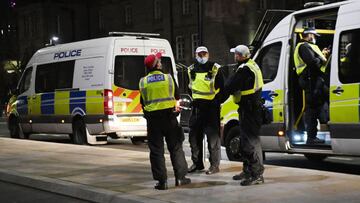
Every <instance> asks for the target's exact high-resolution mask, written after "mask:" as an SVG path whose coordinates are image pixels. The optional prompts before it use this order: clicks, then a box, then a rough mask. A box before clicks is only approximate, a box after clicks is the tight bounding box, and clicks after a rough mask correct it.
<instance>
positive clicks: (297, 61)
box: [294, 42, 326, 75]
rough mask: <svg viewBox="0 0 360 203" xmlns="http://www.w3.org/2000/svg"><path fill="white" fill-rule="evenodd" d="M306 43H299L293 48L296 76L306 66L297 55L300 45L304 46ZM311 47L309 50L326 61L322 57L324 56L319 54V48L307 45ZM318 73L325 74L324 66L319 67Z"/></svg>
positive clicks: (324, 59)
mask: <svg viewBox="0 0 360 203" xmlns="http://www.w3.org/2000/svg"><path fill="white" fill-rule="evenodd" d="M305 43H308V42H300V43H298V44H297V45H296V48H295V52H294V63H295V67H296V74H298V75H300V74H301V73H302V72H303V71H304V70H305V68H306V66H307V64H306V63H305V62H304V61H303V60H302V58H301V57H300V54H299V48H300V46H301V45H302V44H305ZM308 44H309V45H310V47H311V49H312V50H313V51H314V52H315V53H316V54H317V55H319V57H320V58H321V59H322V60H323V61H326V58H325V56H324V54H323V53H322V52H321V50H320V49H319V47H318V46H317V45H315V44H311V43H308ZM320 71H321V72H323V73H325V71H326V65H323V66H321V67H320Z"/></svg>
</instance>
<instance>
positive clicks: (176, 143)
mask: <svg viewBox="0 0 360 203" xmlns="http://www.w3.org/2000/svg"><path fill="white" fill-rule="evenodd" d="M145 65H146V67H147V68H148V70H149V73H148V75H147V76H145V77H143V78H141V79H140V83H139V89H140V94H141V99H140V102H141V104H142V108H143V111H144V116H145V118H146V120H147V133H148V146H149V149H150V163H151V170H152V174H153V178H154V180H157V181H158V183H157V184H156V185H155V189H158V190H166V189H168V185H167V173H166V166H165V158H164V137H165V140H166V143H167V147H168V150H169V152H170V158H171V162H172V165H173V168H174V173H175V185H176V186H178V185H185V184H189V183H190V182H191V180H190V179H189V178H186V177H185V175H186V174H187V163H186V160H185V155H184V151H183V149H182V142H183V141H184V134H183V131H182V128H181V127H180V126H179V124H178V121H177V119H176V116H177V114H176V113H174V110H175V106H176V100H177V99H179V93H178V87H177V85H176V83H175V81H174V80H173V78H172V77H171V75H170V74H164V73H163V72H162V67H161V54H160V53H158V54H156V55H153V54H151V55H148V56H147V57H146V58H145Z"/></svg>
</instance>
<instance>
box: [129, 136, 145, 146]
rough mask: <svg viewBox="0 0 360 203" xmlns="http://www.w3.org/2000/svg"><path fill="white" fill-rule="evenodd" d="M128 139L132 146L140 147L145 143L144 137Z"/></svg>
mask: <svg viewBox="0 0 360 203" xmlns="http://www.w3.org/2000/svg"><path fill="white" fill-rule="evenodd" d="M130 139H131V142H132V143H133V144H134V145H141V144H143V143H145V140H146V137H132V138H130Z"/></svg>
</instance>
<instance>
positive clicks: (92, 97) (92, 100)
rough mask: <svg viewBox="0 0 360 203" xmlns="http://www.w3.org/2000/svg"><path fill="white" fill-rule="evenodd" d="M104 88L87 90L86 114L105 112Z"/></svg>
mask: <svg viewBox="0 0 360 203" xmlns="http://www.w3.org/2000/svg"><path fill="white" fill-rule="evenodd" d="M102 93H103V91H102V90H88V91H86V114H104V97H103V95H102Z"/></svg>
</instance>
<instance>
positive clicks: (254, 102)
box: [225, 45, 264, 186]
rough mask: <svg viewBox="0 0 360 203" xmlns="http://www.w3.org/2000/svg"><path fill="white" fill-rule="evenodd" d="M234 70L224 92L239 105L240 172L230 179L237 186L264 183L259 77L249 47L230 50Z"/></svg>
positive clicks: (260, 79) (260, 78) (261, 83)
mask: <svg viewBox="0 0 360 203" xmlns="http://www.w3.org/2000/svg"><path fill="white" fill-rule="evenodd" d="M230 52H233V53H234V57H235V61H236V62H237V63H238V68H237V70H236V72H235V74H234V75H233V76H232V77H231V78H230V79H229V80H228V81H227V83H226V85H225V91H226V92H227V94H232V95H233V98H234V102H235V103H236V104H238V105H239V109H238V113H239V121H240V130H241V135H240V143H241V146H240V147H241V148H240V151H241V155H242V158H243V171H242V172H241V173H240V174H238V175H235V176H234V177H233V179H234V180H241V183H240V184H241V185H243V186H246V185H254V184H261V183H264V177H263V173H264V165H263V157H262V149H261V144H260V138H259V135H258V134H259V130H260V127H261V125H262V111H261V105H262V103H261V90H262V86H263V78H262V74H261V70H260V68H259V67H258V65H257V64H256V63H255V61H253V60H252V59H250V51H249V48H248V47H247V46H245V45H239V46H237V47H235V48H232V49H231V50H230Z"/></svg>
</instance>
